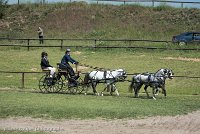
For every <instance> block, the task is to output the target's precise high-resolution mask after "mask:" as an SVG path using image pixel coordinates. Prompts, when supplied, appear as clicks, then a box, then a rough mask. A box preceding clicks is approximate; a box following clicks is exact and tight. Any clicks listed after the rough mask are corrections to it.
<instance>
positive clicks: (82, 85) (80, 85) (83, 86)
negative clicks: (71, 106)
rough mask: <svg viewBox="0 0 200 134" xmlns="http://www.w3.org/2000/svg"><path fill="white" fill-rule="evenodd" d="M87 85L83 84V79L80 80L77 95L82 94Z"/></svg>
mask: <svg viewBox="0 0 200 134" xmlns="http://www.w3.org/2000/svg"><path fill="white" fill-rule="evenodd" d="M85 87H86V86H85V85H84V83H83V80H82V79H81V78H79V79H78V87H77V93H79V94H80V93H82V92H83V91H84V90H85Z"/></svg>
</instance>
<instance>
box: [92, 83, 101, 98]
mask: <svg viewBox="0 0 200 134" xmlns="http://www.w3.org/2000/svg"><path fill="white" fill-rule="evenodd" d="M96 86H97V82H92V89H93V93H94V95H97V96H98V95H99V94H98V93H97V90H96Z"/></svg>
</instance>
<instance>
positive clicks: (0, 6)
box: [0, 0, 8, 19]
mask: <svg viewBox="0 0 200 134" xmlns="http://www.w3.org/2000/svg"><path fill="white" fill-rule="evenodd" d="M7 3H8V0H0V19H2V18H3V16H4V14H5V9H6V7H7Z"/></svg>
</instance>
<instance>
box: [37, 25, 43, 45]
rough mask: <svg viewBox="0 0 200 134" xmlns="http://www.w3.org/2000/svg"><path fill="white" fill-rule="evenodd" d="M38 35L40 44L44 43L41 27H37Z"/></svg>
mask: <svg viewBox="0 0 200 134" xmlns="http://www.w3.org/2000/svg"><path fill="white" fill-rule="evenodd" d="M38 35H39V41H40V44H43V43H44V41H43V38H44V33H43V29H42V28H41V27H39V28H38Z"/></svg>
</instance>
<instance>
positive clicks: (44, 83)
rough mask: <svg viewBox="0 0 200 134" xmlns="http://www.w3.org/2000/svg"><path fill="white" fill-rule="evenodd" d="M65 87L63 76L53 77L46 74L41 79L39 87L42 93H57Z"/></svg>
mask: <svg viewBox="0 0 200 134" xmlns="http://www.w3.org/2000/svg"><path fill="white" fill-rule="evenodd" d="M62 87H63V80H62V78H59V79H58V77H56V76H55V77H54V78H51V77H50V76H49V75H44V76H42V77H41V78H40V80H39V89H40V91H41V92H42V93H47V92H49V93H57V92H59V91H60V90H61V89H62Z"/></svg>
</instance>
